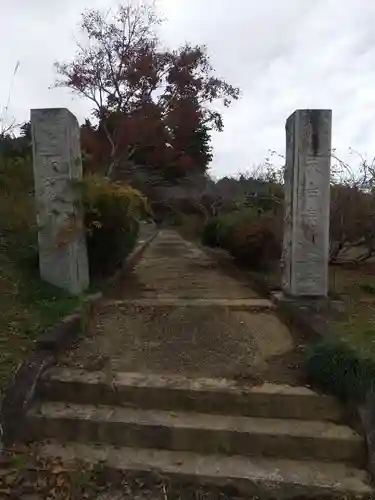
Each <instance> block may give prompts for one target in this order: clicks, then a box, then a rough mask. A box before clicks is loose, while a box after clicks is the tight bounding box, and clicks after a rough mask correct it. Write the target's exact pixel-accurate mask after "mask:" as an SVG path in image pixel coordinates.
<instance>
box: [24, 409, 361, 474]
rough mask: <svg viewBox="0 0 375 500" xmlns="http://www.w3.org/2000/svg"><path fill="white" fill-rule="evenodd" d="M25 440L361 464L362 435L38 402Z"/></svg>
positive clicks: (279, 422) (328, 427) (278, 422)
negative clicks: (56, 440) (98, 443)
mask: <svg viewBox="0 0 375 500" xmlns="http://www.w3.org/2000/svg"><path fill="white" fill-rule="evenodd" d="M25 430H26V433H25V438H28V439H29V440H31V441H38V440H41V439H58V440H62V441H64V442H65V441H79V442H100V443H105V444H112V445H117V446H130V447H141V448H142V447H151V448H158V449H168V450H174V451H185V450H186V451H195V452H198V453H207V454H210V453H224V454H229V455H235V454H239V455H248V456H260V455H262V456H273V457H286V458H290V459H293V460H303V459H311V460H331V461H345V462H347V463H353V464H355V465H357V466H358V465H359V466H362V465H363V464H364V463H365V459H366V450H365V443H364V439H363V438H362V436H360V435H358V434H357V433H356V432H355V431H353V430H352V429H350V428H349V427H347V426H345V425H337V424H334V423H331V422H319V421H308V420H299V421H298V420H288V419H264V418H253V417H242V416H241V417H239V416H225V415H209V414H202V413H193V412H176V411H173V412H172V411H162V410H142V409H134V408H121V407H113V406H93V405H78V404H65V403H41V404H40V405H38V406H36V407H34V408H33V409H32V410H30V412H29V414H28V419H27V425H26V428H25Z"/></svg>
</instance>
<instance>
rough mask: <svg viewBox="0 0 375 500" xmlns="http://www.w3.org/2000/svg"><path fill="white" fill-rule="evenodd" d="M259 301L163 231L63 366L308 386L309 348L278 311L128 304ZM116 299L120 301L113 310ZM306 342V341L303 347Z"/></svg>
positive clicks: (202, 255) (200, 253)
mask: <svg viewBox="0 0 375 500" xmlns="http://www.w3.org/2000/svg"><path fill="white" fill-rule="evenodd" d="M161 297H162V298H165V297H169V298H173V299H178V298H180V299H181V298H183V299H196V298H200V299H201V298H205V299H209V300H214V299H218V298H225V299H230V300H231V299H256V298H259V295H258V294H257V293H256V292H255V291H254V290H252V289H251V288H250V287H249V282H248V281H247V280H245V279H241V274H238V273H237V275H236V277H234V276H233V275H232V276H231V275H230V274H229V273H228V272H224V271H223V270H222V269H220V268H219V265H218V263H217V262H216V261H215V260H213V259H212V258H210V257H208V256H207V255H206V254H205V253H204V252H203V251H202V250H201V249H199V248H198V247H197V246H195V245H194V244H193V243H191V242H188V241H186V240H184V239H182V238H181V237H180V236H179V235H178V234H177V233H175V232H173V231H168V230H163V231H161V232H160V233H159V235H158V236H157V238H156V239H155V240H154V241H153V242H152V243H151V245H150V246H149V247H148V249H147V250H146V252H145V254H144V255H143V257H142V259H141V260H140V262H139V263H138V264H137V266H136V267H135V269H134V270H133V272H132V273H131V275H130V276H127V277H125V278H124V280H123V282H122V283H121V284H120V285H119V286H118V287H117V288H116V290H113V291H112V293H110V294H109V296H108V297H107V302H106V304H105V305H103V307H101V308H100V307H99V308H98V311H97V313H96V316H95V318H94V320H93V323H92V331H91V335H89V336H87V337H86V338H85V339H84V340H83V341H82V342H81V343H80V344H79V345H78V346H77V347H76V348H75V349H72V350H71V351H70V353H68V355H66V356H65V357H64V358H63V359H61V360H60V364H63V365H74V366H80V367H83V368H85V369H89V370H99V369H100V370H109V371H139V372H148V373H150V372H156V373H160V372H164V373H183V374H187V375H192V376H213V377H229V378H237V379H243V380H246V381H248V382H251V383H253V382H257V381H259V382H261V381H263V380H266V381H273V382H280V383H290V384H300V383H301V378H302V370H301V366H300V361H301V356H300V349H301V345H300V344H301V342H302V340H301V339H302V336H300V338H299V337H298V335H296V332H290V331H289V330H288V328H287V327H286V326H285V325H284V324H283V323H282V322H281V320H280V319H279V318H278V317H277V316H276V314H275V313H274V312H273V311H268V310H267V311H256V312H254V311H245V310H242V311H237V310H236V311H234V310H232V309H231V308H229V307H227V308H226V307H217V306H215V305H207V306H200V307H196V306H194V305H193V304H191V305H189V306H184V307H181V306H178V307H174V306H168V307H165V306H162V305H156V306H153V307H150V306H147V307H145V306H142V307H140V306H139V305H135V304H131V303H130V304H129V303H126V304H121V303H119V302H118V301H119V299H125V298H127V299H140V298H148V299H150V298H153V299H155V300H157V299H158V298H161ZM108 299H116V301H117V302H115V303H113V304H111V302H110V301H109V302H108ZM300 340H301V342H300Z"/></svg>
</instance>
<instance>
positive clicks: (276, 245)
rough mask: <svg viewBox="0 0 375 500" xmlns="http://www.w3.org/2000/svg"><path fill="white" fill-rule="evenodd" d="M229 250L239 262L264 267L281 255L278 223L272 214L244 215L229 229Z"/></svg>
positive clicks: (253, 266) (252, 266)
mask: <svg viewBox="0 0 375 500" xmlns="http://www.w3.org/2000/svg"><path fill="white" fill-rule="evenodd" d="M230 236H231V238H230V244H229V248H228V249H229V251H230V253H231V254H232V256H233V257H234V258H235V259H236V260H237V261H238V262H240V263H241V264H244V265H246V266H248V267H250V268H255V269H266V268H268V267H270V266H271V265H272V264H273V263H274V262H276V261H278V260H279V259H280V256H281V242H282V239H281V234H280V224H279V223H278V220H277V218H276V217H275V215H273V214H267V213H265V214H260V215H258V216H257V217H252V218H251V217H244V218H243V219H242V220H239V221H238V223H237V224H236V226H235V227H234V228H233V229H232V231H231V235H230Z"/></svg>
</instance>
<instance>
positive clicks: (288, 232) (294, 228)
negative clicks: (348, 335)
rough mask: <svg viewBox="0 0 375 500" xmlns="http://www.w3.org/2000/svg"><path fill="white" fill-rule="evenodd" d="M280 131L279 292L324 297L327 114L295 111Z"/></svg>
mask: <svg viewBox="0 0 375 500" xmlns="http://www.w3.org/2000/svg"><path fill="white" fill-rule="evenodd" d="M285 128H286V167H285V176H284V184H285V214H284V241H283V258H282V288H283V291H284V293H285V294H286V295H291V296H306V297H308V296H311V297H326V296H327V293H328V259H329V205H330V163H331V128H332V111H331V110H328V109H302V110H297V111H295V112H294V113H293V114H292V115H291V116H290V117H289V118H288V120H287V122H286V127H285Z"/></svg>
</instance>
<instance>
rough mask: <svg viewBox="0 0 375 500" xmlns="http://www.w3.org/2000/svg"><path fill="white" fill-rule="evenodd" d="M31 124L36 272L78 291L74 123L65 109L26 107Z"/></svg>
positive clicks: (83, 270) (78, 173)
mask: <svg viewBox="0 0 375 500" xmlns="http://www.w3.org/2000/svg"><path fill="white" fill-rule="evenodd" d="M31 128H32V142H33V157H34V182H35V199H36V211H37V223H38V240H39V269H40V275H41V277H42V279H43V280H45V281H47V282H49V283H51V284H53V285H55V286H57V287H59V288H62V289H64V290H66V291H68V292H70V293H71V294H75V295H78V294H79V293H81V292H82V291H84V290H85V289H86V288H87V287H88V285H89V268H88V258H87V250H86V238H85V233H84V225H83V210H82V206H81V203H80V199H79V193H78V192H77V189H76V188H75V186H74V181H78V180H81V179H82V158H81V147H80V131H79V125H78V122H77V119H76V117H75V116H74V115H73V114H72V113H70V111H69V110H67V109H63V108H56V109H32V110H31Z"/></svg>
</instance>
